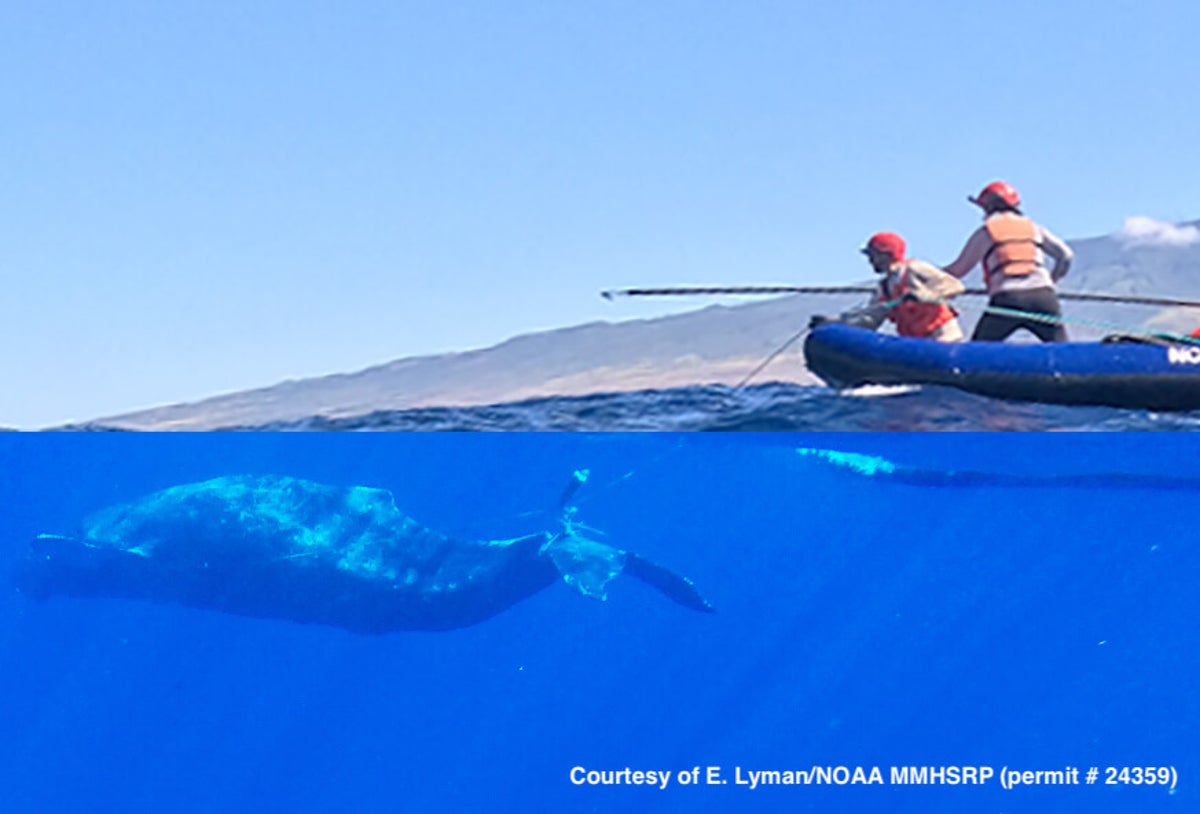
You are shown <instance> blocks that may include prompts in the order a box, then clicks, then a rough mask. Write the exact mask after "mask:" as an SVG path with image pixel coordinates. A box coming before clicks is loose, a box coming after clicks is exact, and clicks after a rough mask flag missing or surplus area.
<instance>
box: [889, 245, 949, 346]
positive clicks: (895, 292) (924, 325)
mask: <svg viewBox="0 0 1200 814" xmlns="http://www.w3.org/2000/svg"><path fill="white" fill-rule="evenodd" d="M898 265H900V266H901V268H900V273H899V275H898V276H897V278H896V282H895V284H894V285H892V286H888V278H887V277H885V278H883V280H881V281H880V283H879V290H880V293H881V294H882V295H883V299H884V301H885V302H891V301H892V300H898V299H900V298H901V297H903V296H904V295H905V294H907V293H908V292H909V291H910V286H909V284H908V274H909V269H908V264H907V263H904V262H903V261H901V262H900V263H899V264H898ZM955 316H956V313H955V311H954V309H953V308H951V307H950V306H949V305H946V304H945V303H941V302H921V301H919V300H905V301H904V302H902V303H899V304H898V305H896V306H895V307H894V308H892V310H890V311H888V315H887V318H888V319H890V320H891V321H892V322H894V323H896V333H898V334H900V335H901V336H915V337H920V338H924V337H927V336H929V335H930V334H931V333H933V332H934V331H936V330H937V329H938V328H940V327H942V326H943V325H945V324H946V323H947V322H950V321H951V320H952V319H954V317H955Z"/></svg>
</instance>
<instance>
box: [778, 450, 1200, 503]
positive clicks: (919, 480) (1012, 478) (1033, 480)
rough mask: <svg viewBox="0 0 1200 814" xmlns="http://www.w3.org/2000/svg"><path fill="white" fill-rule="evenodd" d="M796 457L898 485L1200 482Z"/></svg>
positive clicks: (1169, 486) (833, 454)
mask: <svg viewBox="0 0 1200 814" xmlns="http://www.w3.org/2000/svg"><path fill="white" fill-rule="evenodd" d="M795 453H796V454H797V455H799V456H800V457H801V458H803V459H804V460H805V461H807V462H809V463H813V464H816V465H818V466H821V467H823V468H825V469H827V470H829V471H831V472H835V473H839V474H846V475H850V476H852V477H856V478H863V479H872V480H875V481H879V482H887V483H894V484H898V485H902V486H920V487H932V488H964V489H1113V490H1130V489H1139V490H1147V491H1162V492H1200V478H1197V477H1191V476H1187V475H1162V474H1154V473H1131V472H1081V473H1075V474H1068V475H1038V474H1033V475H1019V474H1013V473H1007V472H986V471H982V470H974V469H936V468H932V467H921V466H913V465H910V464H903V463H898V462H896V461H893V460H891V459H889V458H884V457H883V456H880V455H868V454H865V453H861V452H845V451H842V450H836V449H820V448H817V447H797V448H796V449H795Z"/></svg>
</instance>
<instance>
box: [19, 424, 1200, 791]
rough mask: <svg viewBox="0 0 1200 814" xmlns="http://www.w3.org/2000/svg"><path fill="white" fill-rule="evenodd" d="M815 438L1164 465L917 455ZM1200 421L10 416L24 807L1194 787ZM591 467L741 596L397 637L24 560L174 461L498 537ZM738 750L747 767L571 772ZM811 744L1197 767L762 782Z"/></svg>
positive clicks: (620, 530)
mask: <svg viewBox="0 0 1200 814" xmlns="http://www.w3.org/2000/svg"><path fill="white" fill-rule="evenodd" d="M798 447H817V448H824V449H834V450H840V451H847V452H855V453H861V454H868V455H873V456H883V457H885V458H887V459H889V460H892V461H895V462H898V463H902V464H905V465H908V466H913V467H920V468H922V469H925V470H930V471H934V472H947V471H962V470H972V471H977V472H986V473H998V474H1001V475H1026V476H1038V477H1042V476H1046V477H1048V478H1052V477H1053V476H1060V475H1062V476H1070V475H1079V474H1098V473H1123V474H1124V475H1126V476H1128V475H1133V476H1139V475H1146V476H1158V479H1150V478H1148V479H1147V480H1146V481H1145V484H1146V488H1141V487H1139V486H1138V483H1139V482H1138V480H1137V479H1136V477H1135V478H1129V477H1124V478H1122V479H1119V480H1114V483H1119V484H1120V486H1114V487H1112V488H1106V487H1103V486H1093V487H1091V488H1077V487H1071V486H1068V485H1064V484H1065V483H1069V481H1055V480H1053V479H1050V480H1046V481H1044V482H1041V483H1040V484H1035V485H1026V486H1012V485H1008V486H988V485H986V483H985V484H984V485H980V484H979V483H978V482H975V483H974V484H973V485H964V486H954V485H949V486H940V487H930V486H912V485H907V484H905V483H902V482H895V481H889V480H887V479H880V478H873V477H866V476H863V475H860V474H855V473H853V472H850V471H845V470H841V469H836V468H833V467H830V466H828V465H826V464H825V463H824V462H822V461H819V460H816V459H814V458H811V457H802V456H800V455H798V454H797V453H796V452H795V450H796V448H798ZM1197 453H1200V440H1197V437H1196V436H1195V435H1193V434H1183V435H1162V434H1152V435H1151V434H1092V433H1087V434H1077V433H1073V434H1052V435H1038V434H954V435H939V434H935V433H927V434H895V435H887V434H880V435H864V434H830V433H823V434H787V433H769V434H757V433H742V434H717V433H714V434H562V433H545V434H515V433H514V434H503V433H496V434H490V433H484V434H460V433H450V434H440V433H439V434H434V433H428V434H427V433H416V434H410V433H386V434H371V433H363V434H343V433H311V434H295V433H280V434H265V433H264V434H257V433H231V434H206V435H159V434H146V435H142V434H86V433H85V434H40V435H31V434H21V435H16V434H14V435H7V436H2V437H0V503H2V505H3V506H4V517H3V524H4V535H3V539H4V544H3V548H2V551H3V556H2V557H0V584H2V585H3V586H4V587H3V590H0V650H2V652H3V653H4V662H3V668H2V669H0V743H2V744H3V749H0V811H3V812H7V813H9V814H17V813H21V814H23V813H24V812H50V811H88V812H122V813H123V814H127V813H129V812H161V811H178V812H212V811H234V812H238V811H254V812H327V811H354V812H404V811H497V812H508V811H513V812H515V811H529V810H561V811H587V812H593V811H595V812H608V811H651V812H675V811H679V812H682V811H689V812H690V811H732V810H739V811H741V810H744V811H764V812H767V811H770V812H774V811H780V812H784V811H787V812H792V811H814V812H824V811H847V812H859V811H861V812H878V811H892V812H935V813H936V812H965V811H970V812H1017V811H1020V812H1043V811H1044V812H1073V811H1081V812H1082V811H1086V812H1135V811H1137V812H1141V811H1160V810H1161V811H1195V810H1197V802H1196V801H1197V799H1200V748H1198V747H1197V742H1198V741H1197V731H1198V725H1200V689H1198V687H1197V682H1196V676H1197V675H1198V674H1200V653H1198V648H1197V643H1198V639H1200V633H1198V628H1197V622H1198V620H1200V615H1198V613H1197V611H1198V610H1200V598H1198V594H1197V590H1196V577H1197V574H1200V547H1198V546H1197V544H1196V536H1197V535H1196V532H1197V521H1196V510H1195V509H1196V505H1197V498H1198V497H1200V493H1197V492H1196V491H1193V486H1194V484H1195V483H1197V481H1196V480H1189V479H1200V454H1197ZM580 467H587V468H588V469H589V470H590V473H591V478H590V480H589V482H588V483H587V484H586V485H585V486H584V487H583V488H582V489H581V490H580V491H579V493H578V494H577V505H578V507H579V518H580V519H581V520H583V521H584V522H585V523H587V524H589V525H590V526H593V527H595V528H598V529H601V530H603V531H604V532H605V533H606V534H607V537H606V538H605V539H606V540H607V541H610V542H612V543H613V544H615V545H618V546H620V547H623V548H628V549H630V550H632V551H636V552H638V553H640V554H642V555H645V556H647V557H650V558H651V559H654V560H655V561H657V562H660V563H662V564H663V565H666V566H668V567H670V568H672V569H673V570H676V571H678V572H680V573H682V574H686V575H687V576H689V577H691V578H692V579H693V580H694V581H695V583H696V586H697V587H698V588H699V590H700V591H701V592H702V593H703V594H704V596H705V597H706V598H707V599H709V600H710V601H711V602H712V603H713V605H715V606H716V608H717V612H716V613H715V614H712V615H705V614H700V613H696V612H694V611H691V610H688V609H686V608H684V607H681V606H679V605H676V604H674V603H672V602H670V601H668V600H666V599H665V598H664V597H662V596H661V595H660V594H658V593H656V592H654V591H652V590H651V589H649V588H647V587H646V586H644V585H642V584H640V583H638V582H636V581H634V580H632V579H629V578H627V577H622V578H618V579H617V580H616V581H614V583H613V584H612V585H611V586H610V590H609V597H608V600H607V601H606V602H598V601H595V600H590V599H586V598H584V597H581V596H579V595H577V594H575V593H573V592H572V591H571V590H570V589H568V588H567V587H566V586H565V585H562V584H556V585H554V586H552V587H550V588H548V589H547V590H545V591H543V592H542V593H540V594H538V595H536V596H534V597H533V598H531V599H529V600H527V601H525V602H523V603H521V604H519V605H517V606H516V607H514V608H512V609H510V610H508V611H506V612H504V613H502V614H501V615H499V616H497V617H495V618H493V619H491V620H489V621H486V622H484V623H482V624H479V625H476V626H474V627H470V628H466V629H462V630H457V631H451V632H444V633H395V634H388V635H381V636H371V635H360V634H353V633H348V632H345V631H342V630H340V629H335V628H326V627H319V626H310V625H302V624H297V623H292V622H288V621H270V620H261V619H249V618H241V617H237V616H232V615H226V614H221V613H216V612H211V611H203V610H193V609H188V608H183V607H176V606H168V605H155V604H151V603H146V602H138V601H128V600H113V599H68V598H51V599H48V600H44V601H35V600H32V599H30V598H28V597H26V596H24V595H21V594H19V593H17V592H16V591H15V590H13V589H12V588H11V587H10V585H9V579H8V577H9V574H10V572H11V569H12V568H13V566H14V564H15V561H16V560H17V559H18V558H20V557H21V556H23V554H24V552H25V551H26V549H27V545H28V541H29V540H30V539H31V538H32V537H33V536H34V535H35V534H37V533H39V532H52V533H63V534H70V533H72V532H73V531H76V530H77V529H78V526H79V524H80V521H81V520H82V519H83V517H84V516H86V515H87V514H88V513H89V512H92V511H95V510H97V509H99V508H101V507H104V506H106V505H110V504H113V503H117V502H122V501H127V500H132V499H134V498H137V497H139V496H141V495H143V494H146V493H148V492H150V491H153V490H156V489H160V488H163V487H166V486H170V485H173V484H178V483H184V482H189V481H196V480H202V479H206V478H210V477H214V476H217V475H222V474H232V473H240V472H255V473H278V474H287V475H294V476H298V477H303V478H309V479H312V480H317V481H322V482H328V483H340V484H363V485H372V486H380V487H385V488H388V489H391V490H392V491H393V492H394V494H395V496H396V501H397V504H398V505H399V506H400V507H401V508H402V509H403V510H404V511H405V512H407V513H408V514H411V515H412V516H414V517H415V518H417V519H418V520H420V521H422V522H423V523H425V524H427V525H429V526H431V527H433V528H436V529H439V530H442V531H445V532H448V533H453V534H457V535H464V536H470V537H484V538H496V539H500V538H506V537H512V536H515V535H517V534H521V533H525V532H531V531H536V530H539V529H542V528H549V527H551V526H552V525H553V523H554V519H555V512H554V509H555V503H556V500H557V498H558V496H559V495H560V494H561V493H562V491H563V487H564V485H565V484H566V482H567V481H568V478H569V476H570V474H571V473H572V472H573V471H574V470H575V469H578V468H580ZM1162 476H1169V477H1171V478H1177V479H1178V480H1177V481H1173V482H1172V483H1174V484H1175V488H1168V487H1169V485H1170V484H1169V483H1167V482H1164V481H1163V480H1162V479H1161V477H1162ZM950 482H951V483H953V480H951V481H950ZM1100 482H1101V483H1103V479H1101V481H1100ZM1008 483H1009V484H1011V483H1012V481H1011V480H1010V481H1008ZM710 765H714V766H721V767H722V768H723V771H724V773H725V776H726V777H728V778H729V779H730V781H731V782H730V783H729V784H727V785H724V786H703V785H702V786H700V787H681V786H679V785H677V784H676V783H674V782H673V783H672V784H671V785H670V786H669V787H668V788H667V789H665V790H658V789H652V788H646V787H615V788H614V787H586V786H585V787H579V786H575V785H572V783H571V782H570V780H569V773H570V771H571V769H572V768H573V767H575V766H582V767H586V768H588V769H605V770H612V769H622V768H625V767H630V768H633V769H643V770H649V769H653V770H658V769H668V770H671V771H674V772H677V771H679V770H681V769H690V768H691V767H693V766H701V767H707V766H710ZM814 765H818V766H825V765H828V766H848V767H851V768H853V767H855V766H863V767H866V768H868V769H869V768H870V767H871V766H879V767H881V768H882V770H883V773H884V776H885V778H886V777H887V776H888V772H889V769H890V767H891V766H893V765H896V766H903V765H914V766H920V765H955V766H964V765H986V766H991V767H994V768H995V769H999V768H1000V767H1002V766H1005V765H1007V766H1009V767H1011V768H1018V769H1031V770H1053V769H1061V768H1063V767H1066V766H1076V767H1080V770H1081V775H1080V778H1081V780H1082V779H1083V774H1082V772H1084V771H1086V768H1087V767H1090V766H1097V767H1099V768H1100V769H1101V772H1102V774H1101V780H1103V771H1104V768H1105V767H1107V766H1124V765H1130V766H1160V765H1165V766H1174V767H1175V769H1176V771H1177V772H1178V777H1179V787H1178V789H1177V790H1176V791H1175V792H1174V793H1169V792H1168V791H1166V790H1164V789H1162V788H1160V787H1146V786H1138V787H1135V786H1108V785H1103V784H1098V785H1094V786H1086V785H1082V784H1081V785H1079V786H1073V787H1040V788H1025V789H1017V790H1013V791H1006V790H1003V789H1001V788H1000V787H999V785H998V783H997V782H996V781H995V779H993V780H992V781H990V782H989V783H988V784H986V785H984V786H982V787H980V786H961V785H960V786H949V785H946V786H925V787H898V786H892V785H884V786H837V787H818V786H786V787H766V788H759V789H755V790H753V791H752V790H749V789H747V788H745V787H738V786H736V785H735V784H734V783H733V782H732V778H733V774H732V773H733V770H734V767H735V766H740V767H742V769H743V771H746V770H763V769H767V770H787V769H794V768H809V767H811V766H814Z"/></svg>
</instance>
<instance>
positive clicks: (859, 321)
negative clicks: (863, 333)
mask: <svg viewBox="0 0 1200 814" xmlns="http://www.w3.org/2000/svg"><path fill="white" fill-rule="evenodd" d="M889 310H890V309H889V308H888V307H887V304H886V303H885V302H884V301H883V290H882V289H881V288H879V289H876V290H875V293H874V294H872V295H871V298H870V299H869V300H867V303H866V305H860V306H859V307H857V308H851V309H850V310H849V311H844V312H842V314H841V315H840V316H839V317H838V322H844V323H845V324H847V325H853V326H855V327H856V328H866V329H867V330H869V331H874V330H877V329H878V328H879V326H880V325H882V324H883V321H884V320H885V319H887V315H888V311H889Z"/></svg>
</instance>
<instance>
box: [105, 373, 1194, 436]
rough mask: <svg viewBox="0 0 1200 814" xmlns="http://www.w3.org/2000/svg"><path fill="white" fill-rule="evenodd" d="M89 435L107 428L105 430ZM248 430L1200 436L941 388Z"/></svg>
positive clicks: (1157, 422) (1174, 421)
mask: <svg viewBox="0 0 1200 814" xmlns="http://www.w3.org/2000/svg"><path fill="white" fill-rule="evenodd" d="M82 428H84V429H94V430H101V429H105V427H104V426H103V425H102V424H91V425H84V427H82ZM228 429H240V430H272V431H289V430H329V431H425V430H428V431H439V430H450V431H453V430H478V431H542V430H562V431H574V432H608V431H656V432H690V431H757V432H853V431H910V430H921V431H925V430H945V431H964V432H983V431H1046V430H1076V431H1115V430H1133V431H1160V430H1165V431H1170V430H1196V429H1200V412H1191V413H1152V412H1148V411H1145V410H1119V409H1116V408H1111V407H1064V406H1057V405H1047V404H1031V403H1024V402H1009V401H1001V400H998V399H990V398H984V397H982V396H975V395H972V394H969V393H963V392H960V391H958V390H954V389H951V388H943V387H925V388H921V387H911V386H910V387H878V386H868V387H863V388H859V389H858V390H854V391H848V392H839V391H836V390H832V389H830V388H827V387H804V386H797V385H789V384H765V385H758V386H753V387H747V388H744V389H741V390H737V389H735V388H732V387H726V386H721V385H710V386H702V387H700V386H698V387H686V388H677V389H672V390H649V391H641V392H633V393H605V394H597V395H591V396H578V397H556V398H543V399H531V400H528V401H522V402H514V403H511V404H498V405H493V406H487V407H461V408H454V407H437V408H427V409H419V410H398V411H379V412H373V413H369V414H366V415H360V416H353V417H346V418H327V417H313V418H306V419H303V420H296V421H285V422H272V423H266V424H250V425H244V426H238V427H230V428H228Z"/></svg>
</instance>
